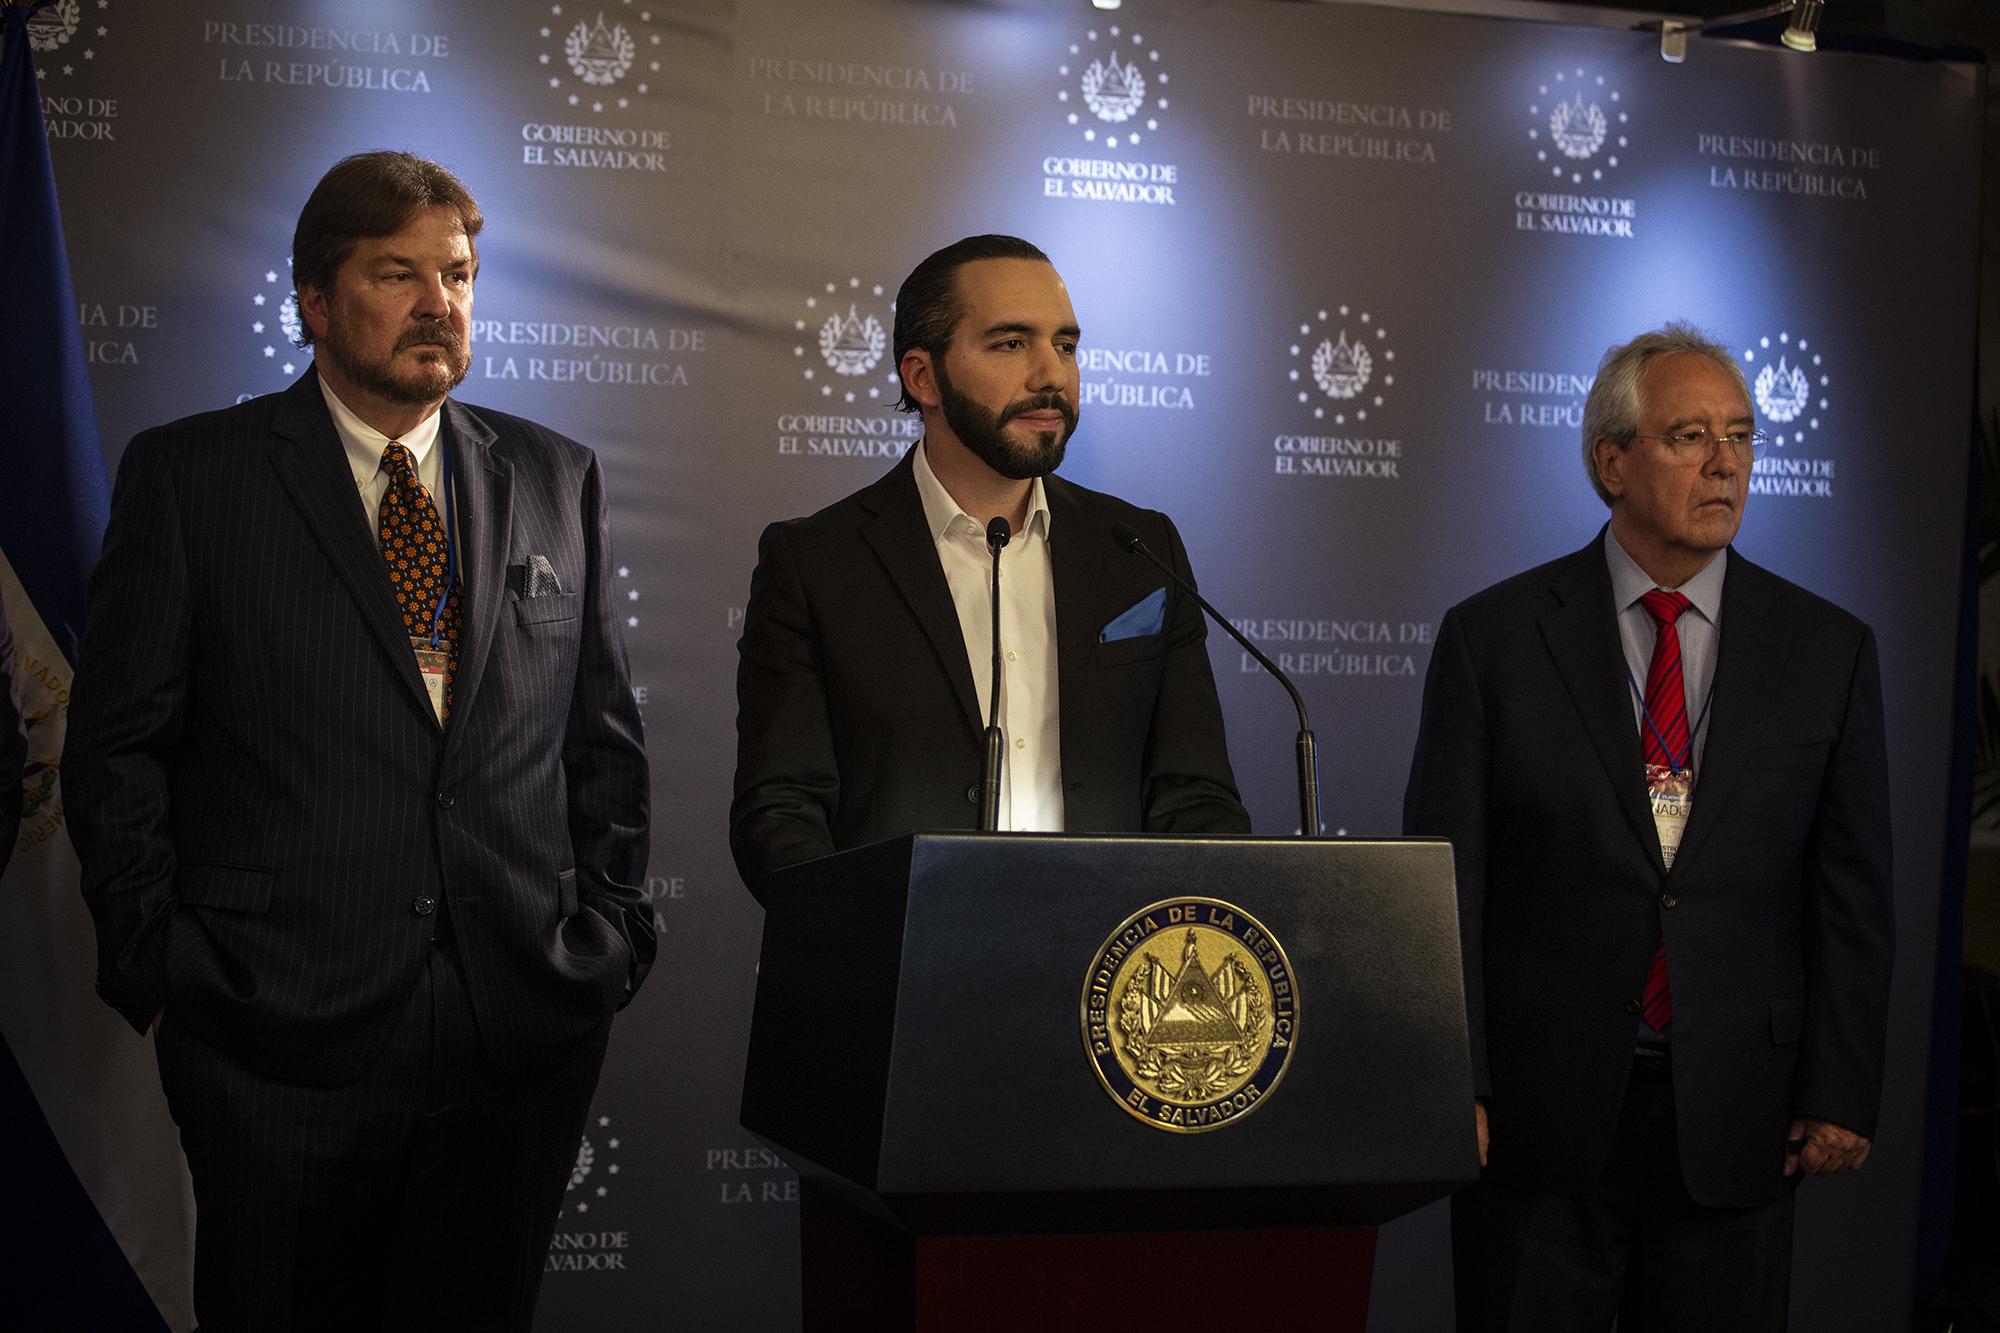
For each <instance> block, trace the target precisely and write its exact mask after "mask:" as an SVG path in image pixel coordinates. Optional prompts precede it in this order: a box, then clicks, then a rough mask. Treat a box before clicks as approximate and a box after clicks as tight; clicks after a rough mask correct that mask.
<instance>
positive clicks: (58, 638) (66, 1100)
mask: <svg viewBox="0 0 2000 1333" xmlns="http://www.w3.org/2000/svg"><path fill="white" fill-rule="evenodd" d="M49 3H51V0H42V2H41V4H36V5H32V6H28V7H23V6H20V5H13V6H8V7H4V8H0V292H5V293H6V294H7V295H6V301H5V304H4V305H0V597H4V599H5V609H6V615H7V621H8V623H9V625H10V626H11V627H12V629H13V636H14V648H15V660H14V661H13V662H11V663H9V664H8V666H9V668H10V670H11V672H12V675H13V679H14V683H15V688H16V691H17V692H18V694H19V695H20V699H21V713H22V716H23V718H24V719H25V721H26V723H27V730H28V764H27V774H26V781H25V787H26V802H25V809H24V811H23V814H22V819H21V832H20V836H19V839H18V840H17V842H16V844H15V846H14V847H13V848H12V849H11V850H12V855H11V856H10V857H6V858H0V860H4V864H5V866H6V872H5V875H4V877H0V1327H6V1328H21V1329H42V1328H47V1329H64V1330H93V1331H94V1330H104V1331H105V1333H142V1331H144V1330H165V1329H168V1328H172V1329H174V1330H176V1331H177V1333H178V1331H179V1330H185V1329H187V1328H189V1327H190V1326H191V1325H192V1324H193V1322H194V1321H193V1317H192V1311H191V1299H190V1294H189V1280H190V1277H189V1270H190V1266H191V1261H192V1255H193V1204H192V1201H191V1195H190V1193H189V1189H188V1184H187V1169H186V1167H185V1165H184V1164H183V1162H182V1159H181V1152H180V1140H179V1137H178V1135H177V1134H176V1132H175V1130H174V1126H173V1123H172V1121H171V1120H170V1119H169V1117H168V1115H167V1108H166V1101H165V1098H164V1096H163V1095H162V1094H161V1091H160V1081H159V1074H158V1070H157V1068H156V1066H155V1064H154V1061H153V1053H152V1050H151V1043H150V1042H149V1041H146V1040H141V1039H140V1038H137V1037H135V1036H133V1034H132V1031H131V1029H130V1028H128V1027H126V1026H125V1024H124V1022H123V1020H121V1019H120V1018H119V1017H118V1016H117V1015H116V1014H115V1013H113V1012H112V1010H111V1009H110V1008H108V1007H107V1006H106V1005H104V1004H103V1003H102V1002H101V1001H99V1000H98V998H97V996H96V995H95V994H94V992H93V990H92V981H93V978H94V977H95V975H96V948H97V946H96V939H95V935H94V932H93V930H92V927H91V922H90V917H89V914H88V913H87V912H86V911H85V910H84V906H83V898H82V895H81V893H80V891H79V889H78V878H79V876H78V868H77V861H76V854H75V852H73V851H72V850H71V848H70V844H69V838H68V836H67V835H66V834H65V833H64V832H63V802H62V781H61V776H62V775H61V770H60V758H61V755H62V745H63V732H64V727H65V722H66V717H67V709H68V702H69V688H70V680H71V677H72V675H73V674H74V670H73V668H74V666H75V660H76V646H77V643H78V640H79V639H80V638H81V637H82V630H83V615H84V596H85V587H86V582H87V580H88V578H89V575H90V568H91V565H92V564H93V563H94V562H95V561H96V559H97V551H98V546H99V544H100V542H101V541H102V539H103V536H104V525H105V521H106V516H107V514H108V511H109V504H110V500H109V487H108V484H107V481H106V477H105V468H104V451H103V448H102V445H101V444H100V442H99V440H98V435H97V413H96V410H95V408H94V407H93V405H92V402H91V397H90V379H89V375H88V373H87V368H86V365H85V362H84V348H83V334H82V330H81V329H80V328H79V327H78V323H77V301H76V293H75V291H74V289H73V288H72V287H71V285H70V276H69V260H68V256H67V254H66V252H65V250H64V248H63V236H62V217H61V214H60V212H59V210H58V208H57V205H56V188H55V173H54V171H53V169H52V167H51V164H50V160H49V146H48V138H47V134H46V131H45V130H44V128H43V122H42V108H41V102H40V99H39V96H38V92H37V87H36V79H35V67H34V57H33V54H32V50H31V41H30V37H29V31H28V18H29V16H30V15H31V14H33V13H34V12H35V10H38V9H41V8H43V7H45V6H46V5H47V4H49Z"/></svg>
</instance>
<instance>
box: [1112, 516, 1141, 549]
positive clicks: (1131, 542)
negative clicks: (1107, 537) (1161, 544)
mask: <svg viewBox="0 0 2000 1333" xmlns="http://www.w3.org/2000/svg"><path fill="white" fill-rule="evenodd" d="M1111 540H1112V541H1115V542H1117V543H1118V544H1119V545H1120V546H1122V547H1124V548H1125V549H1126V550H1128V551H1136V550H1138V549H1139V530H1138V529H1137V528H1135V527H1133V526H1132V525H1131V524H1130V523H1113V524H1112V525H1111Z"/></svg>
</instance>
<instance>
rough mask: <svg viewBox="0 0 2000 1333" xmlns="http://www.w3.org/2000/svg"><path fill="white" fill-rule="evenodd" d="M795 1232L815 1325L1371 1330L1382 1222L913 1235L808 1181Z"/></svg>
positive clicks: (916, 1329) (808, 1324)
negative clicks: (1182, 1319)
mask: <svg viewBox="0 0 2000 1333" xmlns="http://www.w3.org/2000/svg"><path fill="white" fill-rule="evenodd" d="M799 1239H800V1252H801V1260H802V1265H801V1267H802V1277H803V1283H802V1287H803V1292H802V1294H803V1297H804V1315H805V1319H804V1328H805V1331H806V1333H851V1330H854V1329H859V1328H866V1329H869V1330H871V1331H873V1330H882V1331H884V1333H886V1331H888V1330H897V1331H898V1333H901V1331H902V1330H909V1333H1018V1330H1020V1329H1023V1328H1036V1329H1051V1330H1055V1329H1071V1328H1086V1327H1090V1328H1123V1327H1142V1326H1151V1325H1152V1324H1153V1323H1154V1322H1156V1321H1158V1320H1159V1319H1161V1318H1163V1317H1165V1316H1166V1315H1167V1314H1168V1311H1169V1310H1177V1311H1179V1312H1181V1314H1182V1315H1183V1316H1185V1315H1188V1314H1190V1313H1192V1312H1194V1311H1199V1310H1210V1311H1212V1312H1221V1311H1235V1312H1237V1314H1239V1315H1240V1316H1242V1318H1243V1319H1244V1320H1246V1321H1250V1322H1254V1323H1255V1324H1256V1325H1257V1326H1259V1327H1267V1328H1286V1329H1298V1330H1312V1331H1313V1333H1365V1330H1366V1328H1367V1324H1368V1287H1369V1281H1370V1279H1371V1278H1372V1276H1373V1274H1374V1268H1375V1229H1374V1228H1373V1227H1325V1228H1301V1229H1286V1230H1274V1231H1172V1232H1147V1233H1133V1232H1119V1233H1112V1234H1104V1235H1078V1236H917V1237H912V1236H910V1235H907V1234H906V1233H904V1232H902V1231H899V1230H897V1229H896V1228H894V1227H891V1226H889V1225H887V1224H886V1223H883V1222H879V1221H877V1220H876V1219H874V1218H872V1217H869V1216H867V1215H866V1214H863V1213H861V1212H859V1211H857V1210H855V1209H853V1208H850V1207H849V1206H848V1205H847V1204H845V1203H843V1202H841V1201H840V1200H839V1199H836V1198H834V1197H832V1196H830V1195H828V1194H826V1193H825V1192H823V1191H821V1190H818V1189H815V1188H812V1187H811V1184H810V1182H801V1189H800V1197H799ZM1162 1301H1165V1302H1166V1306H1165V1307H1162V1306H1161V1305H1160V1304H1159V1303H1160V1302H1162ZM1174 1322H1179V1321H1178V1320H1175V1321H1174ZM1199 1322H1202V1323H1206V1322H1208V1321H1207V1320H1206V1319H1203V1320H1200V1321H1199Z"/></svg>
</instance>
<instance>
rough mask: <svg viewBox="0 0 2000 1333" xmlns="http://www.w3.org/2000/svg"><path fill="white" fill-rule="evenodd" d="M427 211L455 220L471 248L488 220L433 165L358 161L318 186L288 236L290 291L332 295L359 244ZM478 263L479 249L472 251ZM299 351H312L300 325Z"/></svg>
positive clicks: (377, 156) (409, 160)
mask: <svg viewBox="0 0 2000 1333" xmlns="http://www.w3.org/2000/svg"><path fill="white" fill-rule="evenodd" d="M426 208H448V209H450V210H451V211H452V212H454V213H456V214H458V220H459V223H460V225H461V226H463V227H464V228H465V239H466V240H467V241H468V242H470V241H473V240H475V239H476V238H477V237H478V235H479V229H480V228H481V227H482V226H484V225H485V224H486V219H485V218H484V217H483V216H481V214H480V212H479V205H478V203H476V202H475V201H474V200H473V198H472V192H471V191H470V190H468V189H466V188H465V185H464V183H463V182H461V181H460V180H459V179H458V177H456V176H454V175H452V174H451V173H450V172H449V171H447V170H445V169H444V168H443V167H441V166H439V165H438V164H437V163H435V162H431V161H427V160H426V159H424V158H421V157H417V156H416V155H415V154H412V153H395V152H387V151H383V152H374V153H355V154H354V155H353V156H351V157H343V158H342V159H340V161H338V162H336V163H334V164H333V169H332V170H330V171H328V172H327V173H326V175H324V176H321V177H320V178H319V184H318V185H315V186H313V192H312V194H311V196H310V197H308V198H307V199H306V206H305V207H304V208H303V209H300V210H299V225H298V226H297V227H296V228H295V229H294V230H293V231H292V290H293V291H294V292H296V293H298V294H299V296H300V297H301V298H303V297H304V294H305V291H306V289H307V288H312V289H313V290H315V291H320V292H331V291H332V290H333V277H334V274H336V273H338V272H339V271H340V266H341V265H342V264H344V263H346V262H347V257H348V256H349V255H350V254H353V253H354V247H355V244H356V243H357V242H360V241H365V240H374V239H376V238H378V237H382V236H394V235H395V234H396V233H397V232H399V231H401V230H402V229H403V228H404V227H406V226H408V225H409V223H410V219H412V218H414V217H415V216H416V215H417V214H418V213H419V212H420V211H422V210H423V209H426ZM473 259H474V262H475V263H477V262H478V248H477V247H476V246H475V247H474V249H473ZM299 325H300V332H299V336H298V339H297V342H298V345H299V346H301V347H310V346H312V340H313V335H312V329H311V328H309V327H307V326H306V324H305V321H304V320H300V321H299Z"/></svg>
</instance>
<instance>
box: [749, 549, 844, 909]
mask: <svg viewBox="0 0 2000 1333" xmlns="http://www.w3.org/2000/svg"><path fill="white" fill-rule="evenodd" d="M737 654H738V661H737V666H736V782H735V798H734V800H732V801H731V803H730V807H729V849H730V851H731V853H733V854H734V856H735V858H736V868H737V871H738V872H739V873H740V874H741V875H742V876H743V882H744V884H745V885H747V886H748V887H749V889H750V891H751V892H752V893H753V894H755V895H757V897H758V899H759V900H760V901H761V900H762V898H763V893H764V882H765V880H766V879H767V878H768V877H769V876H770V875H771V874H772V873H773V872H775V871H777V870H780V869H783V868H784V867H785V866H789V865H795V864H797V863H798V862H801V861H809V860H811V859H813V858H814V857H817V856H825V855H827V854H828V853H830V852H832V851H833V850H834V846H833V812H834V810H835V808H836V807H837V805H838V803H839V799H840V770H839V766H838V764H837V763H836V761H835V757H834V749H833V729H832V724H831V721H830V720H829V718H828V715H827V701H826V681H825V677H824V671H823V669H822V666H821V661H820V648H819V639H818V635H817V632H816V630H815V627H814V625H813V620H812V609H811V607H810V606H809V605H808V603H807V599H806V593H805V585H804V580H803V578H802V576H801V574H800V570H799V563H798V555H797V552H796V551H795V550H794V549H793V543H792V540H791V530H790V528H789V527H788V526H787V525H785V524H781V523H778V524H772V525H771V526H770V527H768V528H766V529H765V530H764V535H763V537H762V539H761V540H760V541H759V542H758V544H757V569H756V572H755V573H754V574H752V575H751V576H750V602H749V604H748V606H746V607H745V608H744V612H743V638H742V639H741V641H740V642H738V644H737Z"/></svg>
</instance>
